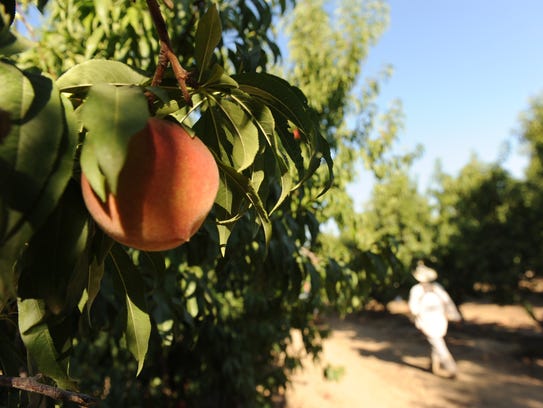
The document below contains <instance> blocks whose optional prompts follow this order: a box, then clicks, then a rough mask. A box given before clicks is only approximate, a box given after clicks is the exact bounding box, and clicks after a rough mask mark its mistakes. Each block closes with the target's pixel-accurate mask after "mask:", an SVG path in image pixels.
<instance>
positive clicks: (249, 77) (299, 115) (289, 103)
mask: <svg viewBox="0 0 543 408" xmlns="http://www.w3.org/2000/svg"><path fill="white" fill-rule="evenodd" d="M233 78H234V79H235V80H236V81H237V82H238V84H239V88H240V90H242V91H244V92H246V93H248V94H249V95H251V96H253V97H254V98H256V99H258V100H260V101H262V102H263V103H264V104H265V105H267V106H268V107H269V108H270V109H271V110H272V111H273V113H274V117H275V119H276V123H281V122H282V123H284V124H286V123H287V122H292V123H293V124H294V125H295V126H296V127H297V128H299V129H300V131H301V132H302V133H303V134H304V135H305V136H306V138H307V142H308V145H309V148H310V151H309V155H310V157H309V163H308V165H307V166H304V164H303V161H304V160H303V155H302V150H301V148H300V146H299V145H298V143H297V142H296V141H295V140H294V139H293V137H292V134H291V133H290V132H287V131H286V129H283V131H282V132H279V133H280V135H281V138H282V142H283V146H284V147H285V149H286V152H287V154H288V155H289V157H290V159H291V160H292V161H293V162H294V164H295V165H296V168H297V169H298V173H299V174H300V176H301V179H300V181H299V182H298V184H297V185H296V186H295V187H294V188H297V187H298V186H300V185H301V183H303V182H304V181H305V180H307V179H308V178H309V177H310V176H311V175H312V174H313V173H314V172H315V171H316V169H317V168H319V167H320V165H321V160H322V159H324V160H325V162H326V164H327V166H328V173H329V177H328V179H327V183H326V185H325V186H324V188H323V191H321V193H320V195H322V194H323V193H324V192H325V191H326V190H327V189H328V188H330V186H331V184H332V180H333V161H332V157H331V154H330V146H329V144H328V143H327V141H326V140H325V139H324V137H323V136H322V135H321V134H320V132H319V130H318V128H317V125H316V124H317V119H316V117H315V115H314V112H313V111H312V110H311V108H310V107H309V106H308V104H307V100H306V99H305V96H304V95H303V93H302V92H301V91H300V90H299V89H298V88H295V87H293V86H292V85H290V84H289V83H288V82H287V81H285V80H283V79H281V78H279V77H276V76H274V75H270V74H266V73H246V74H240V75H235V76H234V77H233Z"/></svg>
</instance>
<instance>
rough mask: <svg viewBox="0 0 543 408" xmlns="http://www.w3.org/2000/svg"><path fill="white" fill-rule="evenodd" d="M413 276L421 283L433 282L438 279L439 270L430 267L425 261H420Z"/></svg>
mask: <svg viewBox="0 0 543 408" xmlns="http://www.w3.org/2000/svg"><path fill="white" fill-rule="evenodd" d="M413 276H414V277H415V279H416V280H418V281H419V282H421V283H424V282H432V281H435V280H436V279H437V272H436V271H435V269H432V268H428V267H427V266H426V265H424V264H423V263H419V264H418V265H417V268H416V269H415V271H414V272H413Z"/></svg>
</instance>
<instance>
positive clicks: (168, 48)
mask: <svg viewBox="0 0 543 408" xmlns="http://www.w3.org/2000/svg"><path fill="white" fill-rule="evenodd" d="M147 7H148V8H149V12H150V13H151V18H152V19H153V23H154V25H155V28H156V30H157V33H158V40H159V43H160V54H159V56H158V64H157V67H156V70H155V74H154V76H153V80H152V82H151V85H152V86H158V85H160V83H161V82H162V78H163V77H164V72H165V71H166V68H167V67H168V63H170V64H172V69H173V73H174V75H175V78H176V79H177V82H178V83H179V87H180V88H181V92H182V93H183V98H184V99H185V102H186V103H187V105H189V106H191V105H192V102H191V99H190V95H189V91H188V89H187V78H188V76H189V73H188V71H187V70H186V69H185V68H183V67H182V66H181V64H180V63H179V60H178V59H177V57H176V55H175V53H174V52H173V49H172V43H171V41H170V36H169V35H168V30H167V27H166V22H165V21H164V17H162V13H161V12H160V6H159V5H158V3H157V1H156V0H147Z"/></svg>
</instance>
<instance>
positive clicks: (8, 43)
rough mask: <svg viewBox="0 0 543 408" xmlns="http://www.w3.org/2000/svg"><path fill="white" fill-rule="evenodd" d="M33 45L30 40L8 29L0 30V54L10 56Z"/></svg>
mask: <svg viewBox="0 0 543 408" xmlns="http://www.w3.org/2000/svg"><path fill="white" fill-rule="evenodd" d="M33 45H34V43H32V42H31V41H29V40H27V39H26V38H24V37H22V36H20V35H19V34H18V33H13V32H11V31H9V30H8V29H5V30H0V56H2V55H3V56H6V57H9V56H12V55H15V54H20V53H21V52H23V51H26V50H28V49H29V48H31V47H32V46H33Z"/></svg>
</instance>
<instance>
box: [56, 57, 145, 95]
mask: <svg viewBox="0 0 543 408" xmlns="http://www.w3.org/2000/svg"><path fill="white" fill-rule="evenodd" d="M147 81H149V78H148V77H146V76H144V75H142V74H140V73H139V72H138V71H136V70H135V69H133V68H131V67H130V66H128V65H126V64H124V63H122V62H118V61H109V60H98V59H96V60H90V61H86V62H83V63H81V64H79V65H76V66H74V67H73V68H70V69H69V70H68V71H66V72H65V73H64V74H63V75H61V76H60V77H59V78H58V79H57V86H58V87H59V89H60V90H61V92H74V91H76V90H78V89H81V88H88V87H91V86H92V85H97V84H114V85H142V84H144V83H145V82H147Z"/></svg>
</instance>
